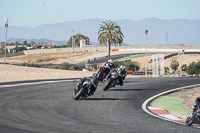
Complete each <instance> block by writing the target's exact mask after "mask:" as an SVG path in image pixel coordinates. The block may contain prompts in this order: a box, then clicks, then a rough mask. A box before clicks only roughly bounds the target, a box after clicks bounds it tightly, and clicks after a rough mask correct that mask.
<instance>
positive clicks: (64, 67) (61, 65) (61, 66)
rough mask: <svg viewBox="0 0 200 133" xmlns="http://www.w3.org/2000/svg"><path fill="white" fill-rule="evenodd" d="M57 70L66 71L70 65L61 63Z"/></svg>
mask: <svg viewBox="0 0 200 133" xmlns="http://www.w3.org/2000/svg"><path fill="white" fill-rule="evenodd" d="M59 68H60V69H63V70H67V69H69V68H70V64H69V63H68V62H63V63H62V64H60V66H59Z"/></svg>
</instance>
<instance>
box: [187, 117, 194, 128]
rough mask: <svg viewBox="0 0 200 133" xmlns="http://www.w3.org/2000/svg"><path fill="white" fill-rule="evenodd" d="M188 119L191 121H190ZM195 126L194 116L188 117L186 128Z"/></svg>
mask: <svg viewBox="0 0 200 133" xmlns="http://www.w3.org/2000/svg"><path fill="white" fill-rule="evenodd" d="M188 119H190V120H189V121H188ZM192 124H193V115H192V116H190V115H189V116H188V117H187V119H186V126H191V125H192Z"/></svg>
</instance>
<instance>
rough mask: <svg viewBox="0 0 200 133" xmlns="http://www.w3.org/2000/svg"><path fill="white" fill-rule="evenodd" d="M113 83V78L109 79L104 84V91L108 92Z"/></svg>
mask: <svg viewBox="0 0 200 133" xmlns="http://www.w3.org/2000/svg"><path fill="white" fill-rule="evenodd" d="M112 83H113V79H112V78H109V79H108V80H107V82H106V83H105V84H104V86H103V90H104V91H107V90H108V89H109V87H110V85H111V84H112Z"/></svg>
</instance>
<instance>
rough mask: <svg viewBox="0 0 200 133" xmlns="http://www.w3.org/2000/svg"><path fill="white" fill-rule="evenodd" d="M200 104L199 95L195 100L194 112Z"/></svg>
mask: <svg viewBox="0 0 200 133" xmlns="http://www.w3.org/2000/svg"><path fill="white" fill-rule="evenodd" d="M198 106H200V97H197V98H196V100H195V104H194V108H193V112H194V111H195V110H196V108H197V107H198Z"/></svg>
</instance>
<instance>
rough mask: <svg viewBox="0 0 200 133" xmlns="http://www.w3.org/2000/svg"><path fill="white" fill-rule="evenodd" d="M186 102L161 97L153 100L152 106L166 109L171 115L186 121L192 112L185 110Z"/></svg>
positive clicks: (179, 99)
mask: <svg viewBox="0 0 200 133" xmlns="http://www.w3.org/2000/svg"><path fill="white" fill-rule="evenodd" d="M183 104H184V100H183V99H181V98H175V97H170V96H161V97H159V98H157V99H155V100H153V101H152V102H151V104H150V106H152V107H158V108H162V109H166V110H167V111H168V112H169V113H170V114H171V115H174V116H177V117H179V118H182V119H184V120H185V119H186V118H187V116H188V115H189V114H190V112H191V111H189V110H187V109H185V108H183Z"/></svg>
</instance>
